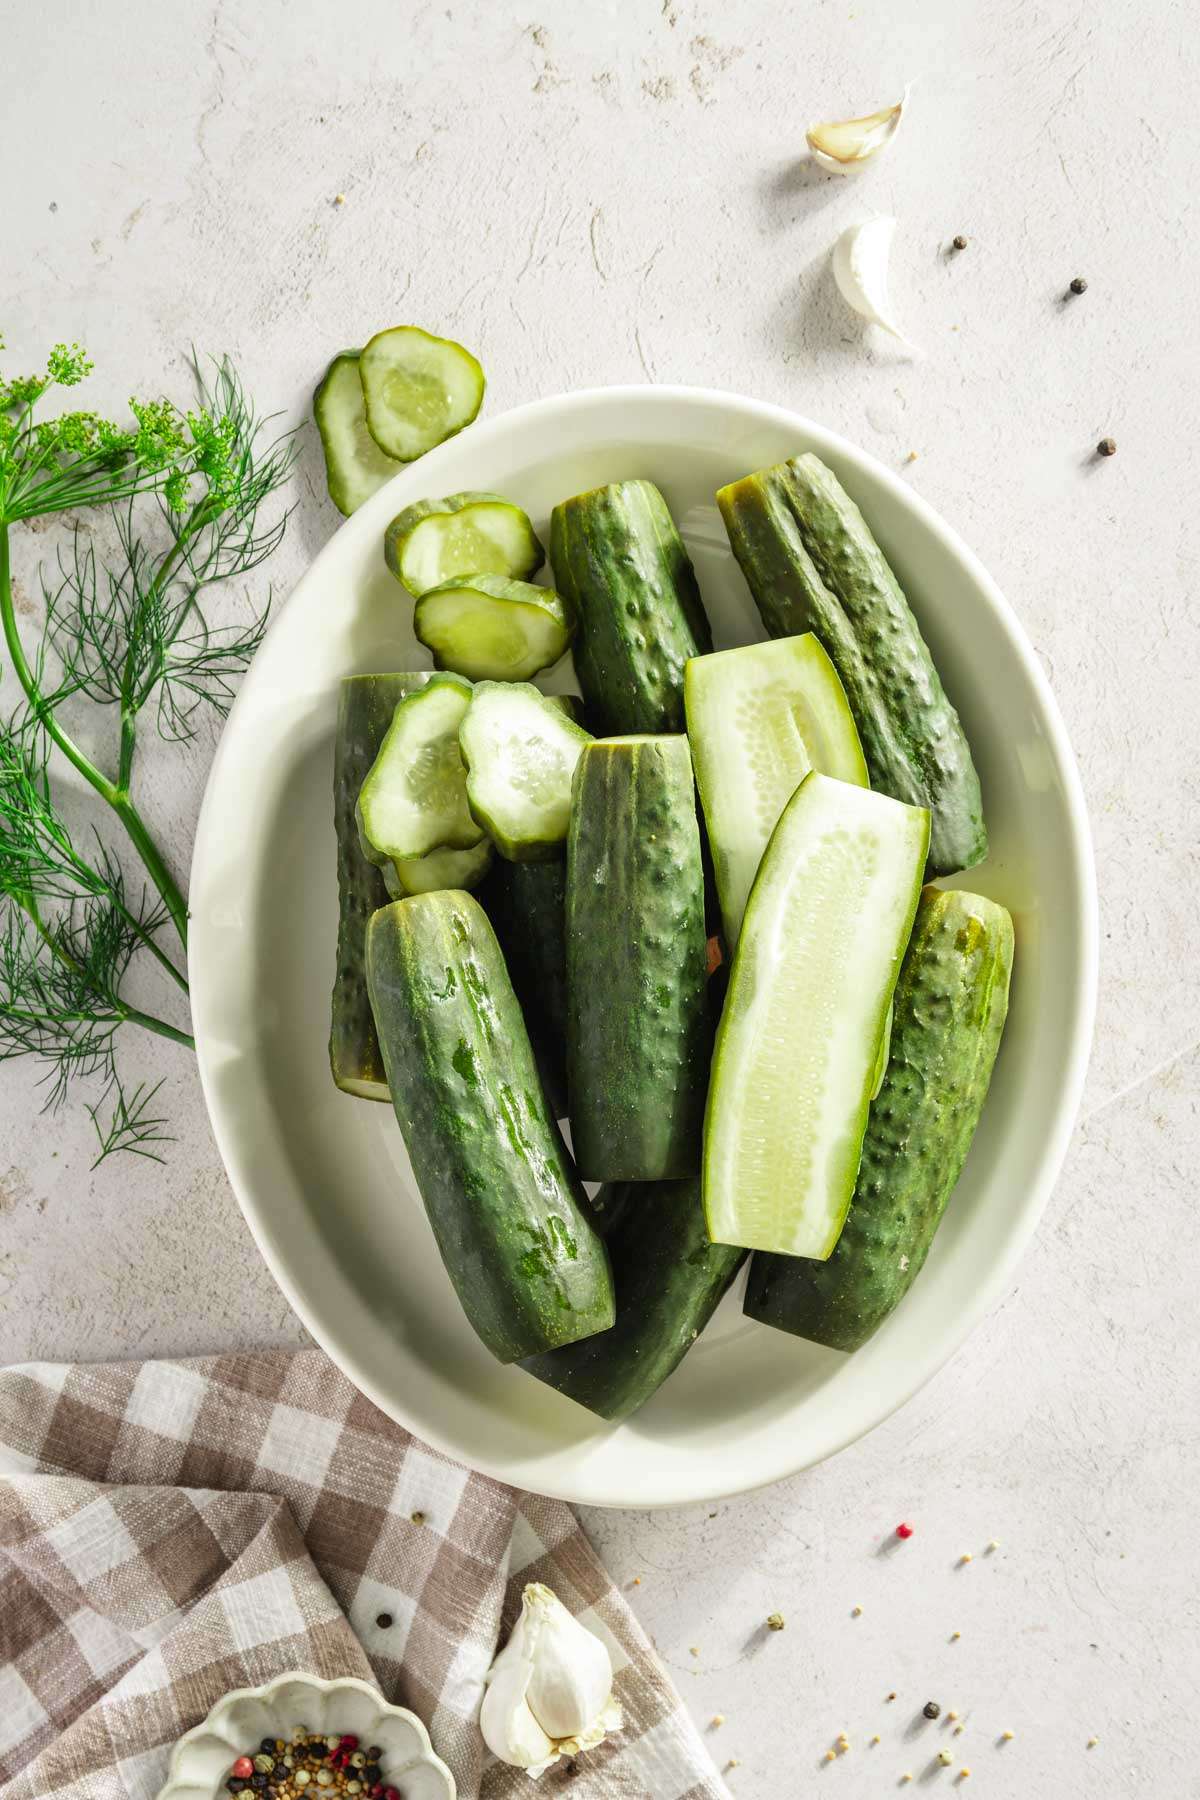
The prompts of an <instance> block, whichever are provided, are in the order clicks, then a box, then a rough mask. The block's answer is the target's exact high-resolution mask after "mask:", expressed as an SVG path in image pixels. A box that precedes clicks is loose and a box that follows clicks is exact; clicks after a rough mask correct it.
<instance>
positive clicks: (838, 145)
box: [805, 81, 912, 175]
mask: <svg viewBox="0 0 1200 1800" xmlns="http://www.w3.org/2000/svg"><path fill="white" fill-rule="evenodd" d="M911 92H912V82H911V81H910V82H909V84H908V86H907V87H906V88H905V90H904V93H903V94H902V95H901V97H900V99H899V100H897V102H896V104H895V106H884V107H881V108H880V110H879V111H878V112H873V113H867V114H866V116H865V117H864V118H861V119H828V120H826V121H824V122H823V123H822V124H819V125H810V126H809V128H808V131H807V132H806V134H805V136H806V138H807V142H808V147H809V149H810V150H811V152H812V155H813V160H814V161H815V162H817V163H819V164H820V166H821V168H823V169H826V170H828V171H829V173H830V174H831V175H850V174H853V172H854V170H855V169H861V168H862V167H863V166H864V165H865V164H866V163H869V162H870V161H871V158H872V157H874V156H878V155H879V152H880V151H881V150H886V149H887V147H888V145H889V144H890V143H891V141H892V139H893V138H894V137H895V135H896V133H897V132H898V131H899V129H900V121H901V120H902V119H903V117H904V109H905V107H906V106H907V105H908V96H909V94H910V93H911Z"/></svg>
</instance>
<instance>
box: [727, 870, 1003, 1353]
mask: <svg viewBox="0 0 1200 1800" xmlns="http://www.w3.org/2000/svg"><path fill="white" fill-rule="evenodd" d="M1012 959H1013V928H1012V920H1011V919H1010V917H1009V915H1008V913H1007V912H1006V911H1005V910H1004V908H1003V907H1002V906H998V905H997V904H996V903H995V902H994V901H992V900H985V899H983V898H981V897H980V896H979V895H978V894H967V893H942V892H940V891H939V890H938V889H936V888H926V889H925V890H924V892H923V893H922V895H921V900H920V904H919V906H918V908H917V918H916V924H915V926H914V928H913V934H912V938H911V940H910V942H909V947H908V951H907V954H906V956H905V959H904V963H903V966H902V968H901V971H900V979H899V982H898V983H897V986H896V997H895V1003H894V1005H895V1012H894V1017H893V1022H892V1044H891V1055H890V1058H889V1060H888V1066H887V1072H886V1074H885V1076H884V1079H883V1085H882V1087H881V1088H880V1090H879V1094H878V1096H877V1098H876V1099H875V1101H874V1102H873V1104H872V1106H871V1113H870V1118H869V1120H868V1123H867V1133H866V1137H865V1139H864V1141H863V1153H862V1161H861V1163H860V1165H859V1171H858V1181H857V1184H856V1186H855V1191H854V1199H853V1201H852V1203H851V1206H850V1211H849V1213H848V1215H847V1218H846V1223H845V1225H844V1227H843V1229H842V1235H841V1237H840V1238H839V1239H838V1242H837V1245H836V1248H835V1249H834V1251H833V1254H832V1256H830V1258H829V1260H828V1261H827V1262H823V1263H822V1262H810V1261H809V1260H808V1259H807V1258H805V1257H793V1256H767V1255H763V1254H761V1253H759V1254H756V1255H755V1257H754V1260H753V1262H752V1263H751V1265H750V1281H749V1286H748V1288H747V1292H746V1301H745V1311H746V1313H747V1314H748V1315H749V1317H750V1318H752V1319H758V1320H759V1321H760V1322H761V1323H762V1324H764V1325H775V1326H777V1327H778V1328H779V1329H780V1330H781V1331H790V1332H792V1333H794V1334H795V1335H796V1336H797V1337H804V1338H811V1339H812V1340H813V1341H814V1342H815V1343H818V1344H829V1345H830V1346H832V1348H833V1349H835V1350H857V1349H858V1348H859V1346H860V1345H861V1344H865V1343H866V1341H867V1339H868V1338H869V1337H871V1336H872V1335H873V1334H874V1333H875V1332H876V1331H877V1330H878V1329H879V1327H880V1326H881V1325H882V1324H883V1322H884V1320H885V1319H886V1318H887V1317H888V1315H889V1313H891V1312H892V1311H893V1310H894V1309H895V1307H897V1306H898V1305H899V1303H900V1301H901V1300H902V1299H903V1298H904V1296H905V1294H906V1293H907V1292H908V1290H909V1288H910V1287H911V1286H912V1284H913V1282H914V1281H915V1280H916V1278H917V1276H918V1275H919V1274H920V1272H921V1268H922V1266H923V1264H924V1262H925V1258H926V1256H927V1255H928V1253H929V1247H930V1245H931V1244H932V1242H933V1238H934V1234H935V1232H936V1231H937V1228H938V1226H939V1225H940V1223H941V1220H942V1215H943V1213H944V1212H945V1210H946V1204H947V1202H948V1200H949V1199H950V1195H951V1193H952V1191H953V1189H954V1185H955V1183H956V1182H957V1180H958V1177H959V1175H960V1174H961V1173H962V1166H963V1164H964V1162H965V1161H966V1159H967V1152H968V1150H969V1149H970V1147H971V1139H972V1138H973V1137H974V1135H975V1128H976V1126H977V1125H978V1123H979V1116H980V1113H981V1112H982V1111H983V1103H984V1101H985V1099H986V1098H987V1091H988V1083H989V1082H990V1080H991V1076H992V1069H993V1066H994V1064H995V1061H996V1055H997V1052H998V1050H999V1048H1000V1038H1001V1034H1002V1033H1003V1030H1004V1021H1005V1017H1006V1015H1007V1012H1008V987H1009V976H1010V974H1011V971H1012Z"/></svg>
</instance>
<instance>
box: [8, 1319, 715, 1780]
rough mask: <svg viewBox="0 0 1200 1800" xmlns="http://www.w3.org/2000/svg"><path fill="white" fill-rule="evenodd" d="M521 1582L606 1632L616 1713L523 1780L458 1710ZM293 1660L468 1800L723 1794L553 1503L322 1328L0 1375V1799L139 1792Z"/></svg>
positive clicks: (674, 1698) (471, 1705)
mask: <svg viewBox="0 0 1200 1800" xmlns="http://www.w3.org/2000/svg"><path fill="white" fill-rule="evenodd" d="M526 1581H545V1582H547V1583H549V1585H550V1586H551V1587H552V1588H554V1589H555V1591H556V1592H557V1593H558V1594H559V1596H560V1597H561V1598H562V1600H563V1602H564V1603H565V1604H566V1605H567V1606H569V1607H570V1608H571V1610H572V1611H573V1612H575V1613H576V1614H578V1615H579V1616H580V1617H581V1618H582V1619H583V1620H584V1622H585V1623H586V1624H588V1625H590V1626H591V1627H592V1628H593V1629H596V1630H598V1631H600V1633H601V1634H602V1635H603V1636H604V1637H605V1638H606V1639H607V1640H608V1643H609V1647H610V1649H611V1651H612V1653H613V1662H614V1667H615V1668H616V1670H617V1677H616V1687H617V1695H618V1697H619V1699H620V1701H621V1704H622V1706H623V1707H624V1710H625V1719H626V1726H625V1730H624V1731H623V1732H622V1733H621V1734H620V1735H619V1736H618V1737H616V1738H614V1739H610V1740H609V1741H608V1742H607V1743H606V1744H604V1745H602V1746H601V1747H600V1749H598V1750H597V1751H594V1752H592V1753H591V1754H589V1755H588V1756H587V1757H585V1758H583V1759H581V1760H580V1762H579V1764H578V1772H577V1773H576V1774H575V1775H571V1774H570V1773H569V1772H568V1770H567V1767H566V1765H565V1764H563V1763H560V1764H557V1765H556V1766H555V1768H554V1769H553V1770H551V1771H550V1772H549V1773H548V1774H547V1775H545V1776H544V1777H543V1778H542V1780H541V1782H540V1783H539V1784H538V1785H537V1786H532V1785H531V1784H530V1782H529V1778H528V1777H527V1776H526V1775H524V1774H522V1773H520V1772H519V1771H516V1770H511V1769H506V1768H505V1767H504V1766H503V1765H501V1764H498V1763H495V1762H493V1761H490V1759H489V1758H488V1756H487V1753H486V1751H485V1750H484V1747H483V1744H482V1741H481V1739H480V1737H479V1734H478V1731H477V1729H476V1726H475V1716H476V1713H477V1710H478V1706H479V1701H480V1697H481V1694H482V1683H483V1675H484V1672H485V1670H486V1669H487V1666H488V1664H489V1662H490V1660H491V1657H492V1654H493V1652H494V1649H495V1645H496V1641H497V1637H498V1635H499V1633H500V1631H501V1630H502V1629H507V1627H508V1625H509V1624H510V1623H511V1621H512V1619H513V1617H514V1616H515V1613H516V1610H517V1606H518V1603H519V1598H520V1592H521V1588H522V1587H523V1585H524V1583H525V1582H526ZM389 1614H390V1616H391V1620H392V1623H391V1624H390V1625H387V1624H381V1623H380V1622H379V1621H380V1617H381V1615H383V1616H385V1617H386V1616H387V1615H389ZM295 1668H302V1669H307V1670H309V1671H310V1672H311V1673H314V1674H317V1675H323V1676H332V1675H358V1676H361V1677H363V1678H365V1679H367V1680H371V1679H372V1678H373V1679H374V1680H375V1682H376V1683H377V1684H378V1686H379V1687H380V1688H381V1689H382V1690H383V1692H384V1694H385V1695H386V1696H387V1697H388V1698H389V1699H390V1700H394V1701H398V1702H400V1703H402V1704H403V1705H405V1706H409V1707H411V1708H412V1709H413V1711H414V1712H416V1713H419V1714H420V1716H421V1718H422V1719H424V1721H425V1722H426V1724H427V1725H428V1726H429V1729H430V1732H431V1735H432V1737H433V1742H434V1745H435V1747H436V1748H437V1750H438V1752H439V1753H440V1754H441V1755H442V1756H443V1757H444V1758H445V1760H446V1761H447V1762H448V1763H449V1764H450V1766H451V1768H452V1769H453V1770H454V1773H455V1776H456V1778H457V1781H458V1785H459V1791H460V1794H461V1795H462V1796H465V1797H468V1800H471V1797H474V1796H476V1795H479V1796H481V1800H506V1797H508V1796H512V1795H524V1796H525V1797H526V1800H530V1796H534V1795H537V1794H539V1793H545V1794H550V1795H552V1794H554V1793H557V1792H559V1791H560V1790H561V1789H563V1788H569V1789H570V1792H571V1795H572V1800H615V1797H616V1796H637V1797H639V1800H641V1797H643V1796H645V1797H647V1800H719V1797H724V1800H727V1792H728V1791H727V1789H726V1788H725V1786H724V1784H723V1783H722V1782H721V1781H720V1780H719V1779H718V1778H717V1775H716V1773H715V1770H714V1769H713V1766H712V1764H711V1763H710V1761H709V1758H708V1756H707V1754H706V1752H705V1750H704V1746H703V1744H702V1743H701V1741H700V1738H699V1736H698V1735H697V1733H696V1731H695V1729H694V1727H693V1726H692V1724H691V1723H690V1721H689V1720H688V1718H687V1715H686V1713H685V1711H684V1709H683V1706H682V1704H681V1703H680V1700H679V1697H678V1695H677V1694H676V1693H675V1692H674V1691H673V1689H672V1688H671V1686H670V1685H669V1683H668V1681H667V1680H666V1677H665V1676H664V1674H663V1672H662V1670H661V1668H660V1667H659V1665H658V1663H657V1661H656V1660H655V1657H654V1654H653V1651H652V1650H651V1648H650V1645H649V1644H648V1642H647V1640H646V1638H645V1636H644V1635H643V1633H642V1632H641V1630H640V1629H639V1627H638V1625H637V1623H636V1621H635V1620H634V1618H633V1615H632V1614H631V1612H630V1611H629V1608H628V1607H627V1606H626V1604H625V1602H624V1601H623V1600H622V1598H621V1597H620V1595H619V1594H618V1593H617V1592H616V1590H615V1589H614V1587H613V1585H612V1583H611V1582H610V1581H609V1579H608V1577H607V1575H606V1574H605V1572H604V1569H603V1568H602V1567H601V1565H600V1563H599V1562H598V1560H597V1558H596V1556H595V1554H594V1552H593V1550H592V1548H591V1546H590V1545H589V1543H588V1541H587V1539H586V1538H585V1537H584V1535H583V1532H582V1530H581V1529H580V1527H579V1524H578V1522H577V1521H576V1519H575V1518H574V1516H573V1515H572V1513H571V1512H570V1510H569V1508H567V1507H566V1506H563V1505H562V1504H560V1503H559V1502H556V1501H549V1500H541V1499H538V1498H536V1497H535V1496H533V1495H530V1494H521V1493H517V1492H516V1491H514V1490H513V1489H510V1488H505V1487H502V1486H501V1485H500V1484H499V1483H497V1482H494V1481H491V1480H488V1479H487V1478H486V1477H485V1476H482V1475H476V1474H472V1473H471V1472H470V1471H469V1470H467V1469H463V1468H459V1467H458V1466H457V1465H456V1464H455V1463H452V1462H449V1461H447V1460H446V1459H445V1458H444V1457H442V1456H439V1455H438V1454H437V1453H436V1452H435V1451H433V1450H430V1449H429V1448H428V1447H427V1446H425V1445H424V1444H422V1443H420V1442H419V1441H418V1440H417V1439H415V1438H413V1437H411V1436H410V1435H409V1434H408V1433H407V1432H406V1431H403V1430H402V1429H401V1428H400V1427H399V1426H398V1425H395V1424H393V1422H392V1421H391V1420H390V1419H388V1418H386V1417H385V1416H384V1414H382V1413H381V1412H379V1411H377V1410H376V1408H375V1407H374V1406H372V1405H371V1404H370V1403H369V1401H367V1400H365V1399H364V1398H363V1396H362V1395H361V1394H359V1393H358V1392H357V1390H356V1389H355V1388H354V1387H352V1386H351V1384H350V1383H349V1382H348V1381H347V1380H346V1379H345V1377H344V1376H343V1375H341V1374H340V1373H339V1372H338V1370H337V1369H336V1368H335V1367H334V1366H333V1364H332V1363H331V1362H329V1361H328V1359H327V1358H326V1357H325V1356H324V1355H323V1354H322V1353H321V1352H320V1351H319V1350H304V1351H299V1352H296V1353H291V1352H262V1353H257V1354H251V1355H238V1356H216V1357H206V1358H202V1359H198V1360H195V1361H188V1362H148V1363H112V1364H100V1365H96V1366H89V1365H83V1364H50V1363H32V1364H27V1365H25V1366H23V1367H20V1368H15V1369H10V1370H7V1371H5V1372H2V1373H0V1796H2V1800H46V1797H48V1796H51V1795H61V1796H63V1797H64V1800H67V1797H69V1800H117V1797H118V1796H129V1797H131V1800H133V1797H136V1800H152V1797H153V1796H154V1795H155V1794H157V1792H158V1788H159V1786H160V1784H161V1782H162V1780H163V1778H164V1776H165V1772H166V1766H167V1757H168V1753H169V1750H170V1747H171V1745H172V1743H173V1742H174V1740H175V1739H176V1738H177V1737H178V1736H179V1735H180V1734H181V1733H182V1732H184V1731H186V1730H187V1729H188V1728H189V1727H190V1726H192V1725H195V1724H196V1723H198V1722H199V1720H201V1719H202V1718H204V1716H205V1714H206V1713H207V1712H208V1710H209V1708H210V1707H211V1706H212V1705H213V1703H214V1701H216V1700H217V1699H219V1697H220V1696H221V1695H222V1694H224V1693H227V1692H228V1691H229V1690H230V1689H231V1688H237V1687H245V1686H257V1685H258V1684H259V1683H260V1682H263V1681H266V1680H268V1679H269V1678H270V1677H272V1676H273V1675H276V1674H278V1673H280V1672H282V1671H283V1670H285V1669H295Z"/></svg>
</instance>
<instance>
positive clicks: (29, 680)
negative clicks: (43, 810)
mask: <svg viewBox="0 0 1200 1800" xmlns="http://www.w3.org/2000/svg"><path fill="white" fill-rule="evenodd" d="M0 623H3V627H4V641H5V643H6V644H7V645H8V654H9V658H10V660H11V662H12V667H13V674H14V675H15V676H16V678H17V680H18V681H19V682H20V684H21V686H22V688H23V689H24V691H25V696H26V698H27V700H28V701H29V704H30V706H31V708H32V709H33V713H34V717H35V718H36V719H37V720H38V721H39V723H40V724H41V725H42V726H43V727H44V728H45V731H46V735H47V736H48V737H49V738H50V740H51V742H52V743H53V744H55V745H57V747H58V748H59V750H61V751H62V753H63V755H64V756H65V757H66V759H67V761H68V762H69V763H70V764H71V766H72V767H73V768H75V769H77V770H78V771H79V773H80V774H81V775H82V776H83V778H84V780H85V781H87V782H89V783H90V785H91V786H92V787H93V788H95V790H96V792H97V793H98V794H99V795H100V797H101V799H102V800H105V801H107V803H108V805H109V806H111V807H112V809H113V811H114V812H115V813H116V815H117V817H118V818H119V819H120V821H121V823H122V825H124V827H125V830H126V831H127V832H128V834H129V837H130V840H131V842H132V843H133V846H134V848H135V850H136V851H137V853H138V855H139V856H140V857H141V859H142V861H143V863H144V864H145V866H146V872H147V874H148V875H149V876H150V879H151V881H152V882H153V883H154V885H155V887H156V888H157V889H158V892H159V894H160V895H161V896H162V902H163V905H164V906H165V907H166V909H167V911H168V913H169V914H170V915H171V919H172V922H173V924H174V926H175V929H176V931H177V932H178V933H179V938H180V942H181V943H183V944H185V945H186V943H187V901H186V900H185V899H184V897H183V895H182V894H181V893H180V891H179V888H178V886H177V884H176V882H175V879H174V877H173V876H172V874H171V871H170V870H169V869H168V867H167V865H166V863H165V862H164V861H163V858H162V856H161V854H160V852H159V849H158V846H157V845H156V844H155V842H154V840H153V838H152V837H151V836H150V833H149V831H148V830H147V829H146V825H145V822H144V820H143V819H142V816H141V814H140V813H139V812H138V810H137V807H136V806H135V805H134V804H133V802H132V800H131V799H130V798H129V794H128V792H127V791H123V790H122V788H121V787H120V786H118V784H117V783H115V782H113V781H110V780H109V778H108V776H107V775H105V774H104V773H103V771H102V770H100V769H98V768H97V767H96V765H95V763H93V762H92V761H91V759H90V758H89V757H87V756H85V755H84V753H83V751H82V750H81V749H80V748H79V746H78V744H76V743H75V742H74V741H73V739H72V738H71V737H69V736H68V734H67V733H66V731H64V730H63V728H62V726H61V725H60V724H59V722H58V719H57V718H56V716H55V712H54V708H53V707H52V706H48V705H47V703H46V701H45V698H44V697H43V695H42V693H41V690H40V689H39V687H38V684H37V682H36V680H35V679H34V675H33V671H32V670H31V669H30V667H29V664H28V662H27V661H26V658H25V651H24V648H23V646H22V644H21V636H20V632H19V631H18V630H17V619H16V612H15V609H14V607H13V593H12V569H11V563H10V552H9V542H8V521H7V520H5V519H0Z"/></svg>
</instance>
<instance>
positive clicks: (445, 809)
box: [358, 675, 483, 862]
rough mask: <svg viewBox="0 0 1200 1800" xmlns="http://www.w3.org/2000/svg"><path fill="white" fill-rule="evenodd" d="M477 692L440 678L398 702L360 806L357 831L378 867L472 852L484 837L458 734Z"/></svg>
mask: <svg viewBox="0 0 1200 1800" xmlns="http://www.w3.org/2000/svg"><path fill="white" fill-rule="evenodd" d="M470 699H471V689H470V686H469V684H468V683H467V682H465V681H460V680H459V679H458V677H457V676H454V675H435V676H433V677H432V678H431V679H430V681H429V683H428V685H427V686H425V687H423V688H421V689H420V690H419V691H418V692H417V693H415V694H409V695H407V696H406V697H405V698H404V699H403V700H401V701H400V702H399V704H398V705H397V707H396V711H395V713H394V714H393V717H392V723H391V725H390V727H389V729H388V733H387V736H386V737H385V738H384V740H383V743H382V744H381V745H380V749H379V755H378V756H377V757H376V758H375V761H374V763H373V764H372V766H371V771H370V773H369V774H368V776H367V778H366V780H365V781H364V782H363V785H362V791H361V793H360V794H359V800H358V820H359V829H360V831H361V833H362V837H363V842H364V849H365V850H366V851H367V854H368V855H371V856H372V860H373V861H380V860H381V859H386V860H389V861H393V862H394V861H397V860H402V859H404V858H406V857H416V856H427V855H428V854H429V852H430V851H431V850H442V849H452V850H467V849H470V848H471V846H472V845H473V844H477V843H478V842H479V840H480V838H481V837H482V836H483V833H482V831H481V830H480V828H479V826H478V825H477V824H476V823H475V821H474V819H473V818H472V817H471V813H470V809H469V807H468V805H467V780H466V769H465V768H464V766H463V760H462V754H461V752H460V750H459V747H458V730H459V726H460V725H461V724H462V721H463V717H464V715H465V714H466V711H467V707H468V705H469V704H470Z"/></svg>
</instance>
